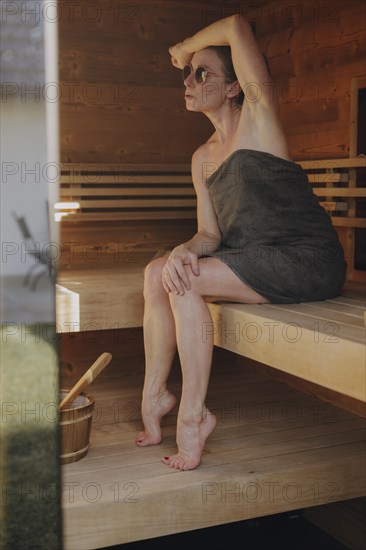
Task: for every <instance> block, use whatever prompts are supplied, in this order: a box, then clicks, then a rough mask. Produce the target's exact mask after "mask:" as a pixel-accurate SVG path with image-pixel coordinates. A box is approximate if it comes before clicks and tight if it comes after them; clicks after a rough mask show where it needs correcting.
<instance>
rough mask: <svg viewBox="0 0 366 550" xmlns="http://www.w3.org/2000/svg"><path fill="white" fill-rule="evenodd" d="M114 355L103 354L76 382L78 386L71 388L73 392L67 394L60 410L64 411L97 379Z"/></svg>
mask: <svg viewBox="0 0 366 550" xmlns="http://www.w3.org/2000/svg"><path fill="white" fill-rule="evenodd" d="M111 359H112V355H111V354H110V353H108V352H107V351H105V352H104V353H102V354H101V355H100V356H99V357H98V359H97V360H96V361H94V363H93V364H92V366H91V367H90V368H89V369H88V370H87V371H86V373H85V374H83V376H82V377H81V378H80V379H79V380H78V382H76V384H75V385H74V386H73V387H72V388H71V390H70V391H69V392H68V393H67V394H66V396H65V397H64V398H63V400H62V401H61V403H60V409H64V408H65V407H66V405H69V403H71V402H72V401H74V400H75V399H76V398H77V397H78V395H80V394H81V392H82V391H83V390H84V389H85V388H86V387H87V386H88V385H89V384H91V383H92V382H93V380H95V379H96V377H97V376H98V374H100V373H101V372H102V370H103V369H104V368H105V367H106V366H107V365H108V363H109V362H110V360H111Z"/></svg>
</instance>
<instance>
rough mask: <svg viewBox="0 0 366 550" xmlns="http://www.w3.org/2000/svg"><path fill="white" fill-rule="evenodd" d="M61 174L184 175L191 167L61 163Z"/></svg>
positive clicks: (159, 164) (186, 165)
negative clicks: (180, 173)
mask: <svg viewBox="0 0 366 550" xmlns="http://www.w3.org/2000/svg"><path fill="white" fill-rule="evenodd" d="M60 169H61V172H68V173H69V172H71V173H75V174H76V173H78V172H79V173H80V172H86V173H88V172H91V173H95V172H97V173H100V172H122V173H126V174H131V173H132V174H134V175H139V174H140V173H147V174H149V173H157V174H160V173H162V174H164V172H171V173H179V172H182V173H183V174H185V173H187V172H190V170H191V165H190V164H187V163H185V164H183V163H174V164H170V163H169V162H167V163H139V162H129V163H116V162H115V163H113V162H105V163H104V162H103V163H91V162H70V163H68V162H61V163H60Z"/></svg>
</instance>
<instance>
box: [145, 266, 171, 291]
mask: <svg viewBox="0 0 366 550" xmlns="http://www.w3.org/2000/svg"><path fill="white" fill-rule="evenodd" d="M165 263H166V258H165V257H160V258H157V259H156V260H152V261H151V262H150V263H148V264H147V266H146V267H145V270H144V296H146V294H147V293H151V292H156V291H157V290H158V291H160V290H161V289H163V290H164V287H163V283H162V280H161V274H162V270H163V267H164V265H165ZM164 292H165V290H164Z"/></svg>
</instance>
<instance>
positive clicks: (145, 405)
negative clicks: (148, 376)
mask: <svg viewBox="0 0 366 550" xmlns="http://www.w3.org/2000/svg"><path fill="white" fill-rule="evenodd" d="M176 402H177V398H176V397H175V396H174V395H173V394H172V393H170V391H168V390H165V391H164V392H163V393H161V394H159V395H158V396H157V397H156V398H151V399H148V398H144V399H143V400H142V420H143V423H144V427H145V430H144V431H143V432H140V433H139V434H137V437H136V445H138V446H139V447H147V446H148V445H158V444H159V443H160V442H161V439H162V435H161V427H160V422H161V419H162V418H163V416H165V415H166V414H168V413H169V412H170V411H171V410H172V409H174V407H175V404H176Z"/></svg>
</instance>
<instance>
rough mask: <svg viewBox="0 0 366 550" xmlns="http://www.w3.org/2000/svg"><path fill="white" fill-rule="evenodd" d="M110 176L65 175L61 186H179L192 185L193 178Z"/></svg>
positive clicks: (155, 175) (129, 174) (126, 174)
mask: <svg viewBox="0 0 366 550" xmlns="http://www.w3.org/2000/svg"><path fill="white" fill-rule="evenodd" d="M109 174H113V175H108V174H85V175H80V174H67V175H66V174H64V175H62V176H61V179H60V183H61V184H77V185H80V184H87V185H100V186H103V185H112V184H113V185H114V184H119V185H122V184H123V185H132V184H133V185H142V184H143V185H148V184H152V185H163V186H165V185H167V186H171V185H172V186H174V185H179V184H185V185H192V176H190V175H184V174H169V175H166V174H164V173H162V174H159V173H157V174H152V175H151V174H150V175H149V174H140V173H135V172H125V173H118V172H115V173H113V171H110V172H109Z"/></svg>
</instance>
